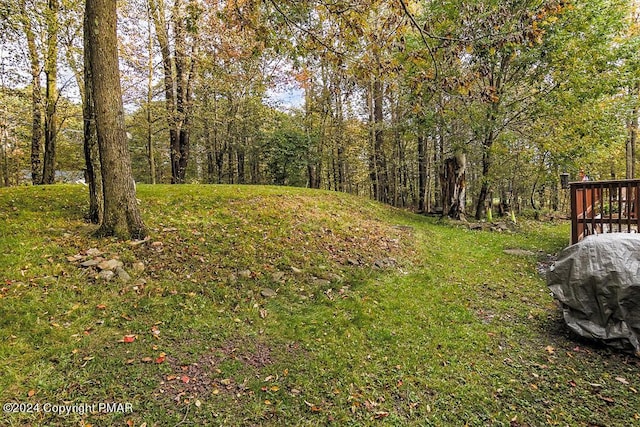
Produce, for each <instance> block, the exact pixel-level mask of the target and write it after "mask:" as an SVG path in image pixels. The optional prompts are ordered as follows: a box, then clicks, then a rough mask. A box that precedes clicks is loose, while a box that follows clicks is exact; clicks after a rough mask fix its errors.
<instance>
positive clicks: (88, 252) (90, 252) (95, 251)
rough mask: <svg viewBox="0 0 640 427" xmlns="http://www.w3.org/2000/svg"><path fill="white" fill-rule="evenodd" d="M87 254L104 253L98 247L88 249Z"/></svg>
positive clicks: (96, 254) (95, 255) (97, 254)
mask: <svg viewBox="0 0 640 427" xmlns="http://www.w3.org/2000/svg"><path fill="white" fill-rule="evenodd" d="M87 255H88V256H94V257H97V256H99V255H102V251H101V250H99V249H98V248H91V249H88V250H87Z"/></svg>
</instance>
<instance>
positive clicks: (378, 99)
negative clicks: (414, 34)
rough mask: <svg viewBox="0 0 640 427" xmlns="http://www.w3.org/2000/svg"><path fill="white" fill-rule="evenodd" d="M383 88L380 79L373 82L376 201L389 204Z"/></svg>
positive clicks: (377, 78) (376, 78)
mask: <svg viewBox="0 0 640 427" xmlns="http://www.w3.org/2000/svg"><path fill="white" fill-rule="evenodd" d="M382 103H383V86H382V80H381V79H380V77H377V76H376V77H375V78H374V80H373V126H374V127H373V129H374V130H373V132H374V149H373V151H374V155H375V169H376V176H377V181H378V194H377V195H376V199H377V200H378V201H379V202H383V203H388V202H389V177H388V174H387V161H386V157H385V154H384V133H383V127H384V115H383V109H382Z"/></svg>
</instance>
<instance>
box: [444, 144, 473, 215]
mask: <svg viewBox="0 0 640 427" xmlns="http://www.w3.org/2000/svg"><path fill="white" fill-rule="evenodd" d="M466 169H467V159H466V156H465V154H464V153H458V154H456V155H455V156H454V157H451V158H448V159H446V160H445V164H444V176H443V179H442V182H443V187H442V207H443V210H442V214H443V215H447V216H448V217H449V218H452V219H457V220H463V221H464V220H465V199H466Z"/></svg>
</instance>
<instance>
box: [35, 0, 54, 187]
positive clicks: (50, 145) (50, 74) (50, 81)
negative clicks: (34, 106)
mask: <svg viewBox="0 0 640 427" xmlns="http://www.w3.org/2000/svg"><path fill="white" fill-rule="evenodd" d="M59 12H60V5H59V3H58V0H48V2H47V9H46V11H45V16H46V23H47V25H46V26H47V43H46V46H47V50H46V52H47V56H46V59H45V62H44V74H45V80H46V85H45V115H44V161H43V165H42V184H53V183H54V182H55V173H56V143H57V138H58V108H57V106H58V99H59V95H60V94H59V93H58V30H59V20H58V14H59ZM34 118H35V117H34ZM34 126H35V125H34Z"/></svg>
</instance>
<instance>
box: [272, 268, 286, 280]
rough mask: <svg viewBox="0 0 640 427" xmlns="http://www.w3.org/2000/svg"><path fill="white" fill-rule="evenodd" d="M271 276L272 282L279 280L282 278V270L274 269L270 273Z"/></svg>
mask: <svg viewBox="0 0 640 427" xmlns="http://www.w3.org/2000/svg"><path fill="white" fill-rule="evenodd" d="M271 278H272V279H273V281H274V282H281V281H282V280H283V279H284V272H282V271H276V272H275V273H273V274H272V275H271Z"/></svg>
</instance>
